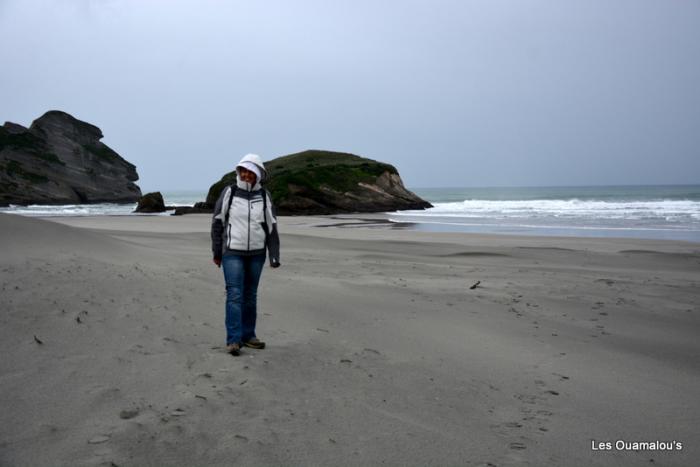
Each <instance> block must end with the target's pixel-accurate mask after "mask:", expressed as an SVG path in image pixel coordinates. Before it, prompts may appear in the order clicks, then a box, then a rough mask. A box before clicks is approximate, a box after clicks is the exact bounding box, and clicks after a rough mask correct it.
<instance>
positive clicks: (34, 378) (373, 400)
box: [0, 214, 700, 466]
mask: <svg viewBox="0 0 700 467" xmlns="http://www.w3.org/2000/svg"><path fill="white" fill-rule="evenodd" d="M357 217H358V216H345V217H343V216H336V217H316V218H313V217H286V218H280V232H281V243H282V267H281V268H279V269H276V270H273V269H270V268H269V267H266V268H265V269H264V271H263V276H262V280H261V286H260V290H259V310H258V315H259V318H258V335H259V337H261V338H262V339H263V340H265V341H267V343H268V347H267V348H266V349H265V350H262V351H256V350H252V349H246V350H244V352H243V354H242V356H240V357H237V358H236V357H232V356H230V355H228V354H226V353H225V351H224V349H223V347H224V326H223V321H224V298H225V290H224V285H223V277H222V274H221V271H220V270H219V269H217V268H216V267H215V266H214V265H213V264H212V262H211V254H210V240H209V225H210V217H209V216H206V215H190V216H183V217H169V216H164V217H163V216H153V217H148V216H142V217H139V216H124V217H107V216H103V217H72V218H71V217H62V218H52V219H51V220H44V219H36V218H27V217H19V216H13V215H6V214H0V245H2V247H1V248H2V263H1V265H0V290H1V291H2V293H1V295H0V297H1V298H0V309H1V310H2V313H1V314H0V318H1V319H2V325H1V326H0V351H1V352H2V361H1V362H2V363H1V364H0V390H1V392H2V396H3V405H2V413H3V416H2V424H0V465H3V466H5V465H7V466H82V465H86V466H92V465H105V466H109V465H118V466H141V465H153V466H164V465H183V466H184V465H187V466H193V465H207V466H214V465H217V466H218V465H222V466H223V465H284V466H292V465H299V466H308V465H318V466H322V465H323V466H325V465H416V466H426V465H435V466H446V465H459V466H479V465H482V466H504V465H532V466H543V465H558V466H561V465H572V466H574V465H593V466H617V465H621V466H623V465H656V466H686V465H692V464H693V463H696V462H697V460H698V459H699V458H700V430H699V429H698V425H699V424H700V406H699V405H698V396H697V394H698V392H700V339H698V335H699V334H700V244H697V243H685V242H671V241H657V240H639V239H634V240H628V239H620V238H617V239H606V238H595V239H593V238H588V239H586V238H573V237H571V238H545V237H515V236H503V235H500V236H499V235H477V234H461V233H425V232H415V231H410V230H402V229H392V228H389V227H386V226H383V225H382V223H381V218H380V217H379V218H378V219H379V220H378V221H377V223H370V224H368V225H364V224H363V222H362V221H359V220H356V218H357ZM375 217H376V216H375ZM363 218H364V219H365V220H366V219H373V217H372V216H364V217H363ZM322 226H326V227H322ZM477 282H478V283H479V285H478V286H477V287H475V288H471V286H473V285H474V284H476V283H477ZM618 440H622V441H623V444H624V442H627V443H633V442H645V443H649V442H657V441H658V442H663V443H664V445H665V446H666V445H667V446H668V447H672V448H673V449H672V450H658V449H656V450H654V449H637V450H626V449H623V450H619V449H618V448H617V446H616V442H617V441H618ZM599 443H602V444H599ZM605 443H611V449H609V450H608V449H606V444H605ZM678 443H680V444H681V449H678V447H679V446H678ZM652 462H653V463H652Z"/></svg>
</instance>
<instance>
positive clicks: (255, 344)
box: [243, 337, 265, 349]
mask: <svg viewBox="0 0 700 467" xmlns="http://www.w3.org/2000/svg"><path fill="white" fill-rule="evenodd" d="M243 345H244V346H245V347H250V348H251V349H264V348H265V343H264V342H263V341H261V340H260V339H258V338H257V337H253V338H252V339H251V340H249V341H247V342H244V343H243Z"/></svg>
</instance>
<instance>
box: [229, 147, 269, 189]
mask: <svg viewBox="0 0 700 467" xmlns="http://www.w3.org/2000/svg"><path fill="white" fill-rule="evenodd" d="M244 162H249V163H253V164H255V165H256V166H257V167H258V168H259V169H260V175H261V177H260V180H257V182H256V185H257V184H259V183H262V182H264V181H265V180H267V170H265V165H264V164H263V161H262V158H261V157H260V156H258V155H257V154H246V155H245V156H243V159H241V160H240V161H239V162H238V164H236V173H238V167H240V166H241V164H243V163H244Z"/></svg>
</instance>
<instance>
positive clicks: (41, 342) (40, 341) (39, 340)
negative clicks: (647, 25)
mask: <svg viewBox="0 0 700 467" xmlns="http://www.w3.org/2000/svg"><path fill="white" fill-rule="evenodd" d="M34 341H35V342H36V343H37V344H39V345H41V344H43V343H44V342H43V341H42V340H41V339H39V338H38V337H36V334H34Z"/></svg>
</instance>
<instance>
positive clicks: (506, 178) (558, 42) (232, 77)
mask: <svg viewBox="0 0 700 467" xmlns="http://www.w3.org/2000/svg"><path fill="white" fill-rule="evenodd" d="M0 44H2V47H0V64H2V66H1V68H0V120H1V121H6V120H9V121H13V122H16V123H20V124H23V125H26V126H28V125H29V124H30V123H31V121H32V120H34V119H35V118H37V117H39V116H40V115H41V114H43V113H44V112H45V111H47V110H50V109H59V110H63V111H66V112H68V113H70V114H72V115H73V116H75V117H76V118H79V119H81V120H85V121H87V122H90V123H92V124H94V125H97V126H99V127H100V128H101V129H102V132H103V133H104V135H105V138H104V139H103V141H104V142H105V143H106V144H108V145H109V146H110V147H112V148H113V149H115V150H116V151H117V152H119V153H120V154H121V155H122V156H123V157H124V158H126V159H127V160H129V161H130V162H132V163H134V164H136V166H137V169H138V172H139V175H140V177H141V179H140V182H139V185H140V186H141V188H142V189H143V190H144V191H151V190H173V189H207V188H208V187H209V185H211V184H212V183H213V182H215V181H216V180H218V179H219V178H220V177H221V175H223V174H224V173H225V172H228V171H230V170H232V169H233V167H234V165H235V163H236V162H237V161H238V159H239V158H240V157H241V156H243V155H244V154H246V153H248V152H254V153H258V154H260V155H261V156H262V157H263V159H264V160H269V159H272V158H275V157H278V156H281V155H285V154H289V153H293V152H298V151H301V150H304V149H310V148H314V149H328V150H335V151H344V152H351V153H354V154H358V155H362V156H365V157H370V158H372V159H377V160H381V161H384V162H389V163H391V164H394V165H395V166H396V167H397V168H398V170H399V172H400V174H401V176H402V178H403V180H404V183H405V184H406V185H407V186H409V187H440V186H444V187H448V186H450V187H462V186H540V185H587V184H591V185H601V184H675V183H700V2H699V1H696V0H689V1H673V0H652V1H646V0H630V1H622V0H601V1H596V0H578V1H564V0H551V1H539V0H537V1H535V0H510V1H498V0H483V1H471V0H458V1H440V0H431V1H427V0H426V1H379V0H373V1H362V0H352V1H333V0H319V1H301V0H296V1H290V0H280V1H270V0H265V1H250V0H249V1H245V2H243V1H240V2H239V1H223V0H221V1H209V0H196V1H195V0H192V1H173V0H167V1H166V0H162V1H144V0H133V1H122V0H103V1H99V0H93V1H87V0H83V1H79V0H73V1H70V0H44V1H33V0H0Z"/></svg>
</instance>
